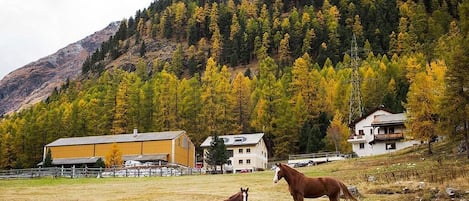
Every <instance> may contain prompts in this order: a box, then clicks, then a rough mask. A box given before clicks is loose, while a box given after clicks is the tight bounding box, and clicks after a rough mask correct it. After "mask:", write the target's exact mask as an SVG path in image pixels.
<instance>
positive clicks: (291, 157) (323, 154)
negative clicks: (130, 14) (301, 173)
mask: <svg viewBox="0 0 469 201" xmlns="http://www.w3.org/2000/svg"><path fill="white" fill-rule="evenodd" d="M335 156H342V157H345V155H344V154H341V153H340V152H319V153H309V154H293V155H289V156H288V159H289V160H296V159H305V158H323V157H335Z"/></svg>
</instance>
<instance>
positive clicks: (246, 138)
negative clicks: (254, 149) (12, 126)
mask: <svg viewBox="0 0 469 201" xmlns="http://www.w3.org/2000/svg"><path fill="white" fill-rule="evenodd" d="M263 136H264V133H253V134H239V135H221V136H218V137H219V138H222V139H223V140H224V142H225V145H226V146H242V145H252V144H257V143H259V142H260V141H261V140H262V137H263ZM211 142H212V136H209V137H207V139H205V141H204V142H203V143H202V144H201V145H200V147H209V146H210V143H211Z"/></svg>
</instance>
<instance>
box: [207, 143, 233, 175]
mask: <svg viewBox="0 0 469 201" xmlns="http://www.w3.org/2000/svg"><path fill="white" fill-rule="evenodd" d="M228 159H229V156H228V151H227V150H226V146H225V141H223V139H222V138H219V137H218V136H217V135H213V136H212V141H211V142H210V147H209V148H208V150H207V152H206V153H205V162H206V163H207V164H209V165H210V166H212V167H215V168H214V169H217V166H220V167H221V172H222V173H223V165H224V164H226V163H227V162H228Z"/></svg>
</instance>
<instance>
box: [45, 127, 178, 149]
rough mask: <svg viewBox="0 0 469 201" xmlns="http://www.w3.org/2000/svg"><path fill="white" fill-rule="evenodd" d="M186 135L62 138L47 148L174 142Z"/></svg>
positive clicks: (167, 133)
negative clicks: (160, 141) (119, 143)
mask: <svg viewBox="0 0 469 201" xmlns="http://www.w3.org/2000/svg"><path fill="white" fill-rule="evenodd" d="M184 133H186V132H185V131H166V132H152V133H137V134H121V135H101V136H88V137H72V138H60V139H58V140H56V141H54V142H51V143H49V144H47V145H46V146H47V147H55V146H66V145H84V144H107V143H114V142H116V143H118V142H143V141H159V140H172V139H175V138H177V137H178V136H179V135H182V134H184Z"/></svg>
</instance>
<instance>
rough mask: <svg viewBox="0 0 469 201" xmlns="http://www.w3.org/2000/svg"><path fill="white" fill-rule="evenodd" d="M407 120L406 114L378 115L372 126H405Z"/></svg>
mask: <svg viewBox="0 0 469 201" xmlns="http://www.w3.org/2000/svg"><path fill="white" fill-rule="evenodd" d="M405 120H406V116H405V115H404V113H397V114H388V115H378V116H376V117H375V119H373V121H372V122H371V126H385V125H399V124H404V121H405Z"/></svg>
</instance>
